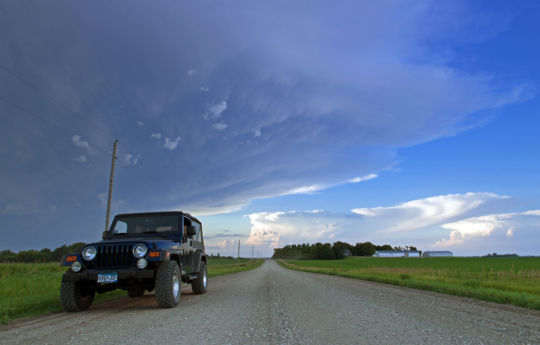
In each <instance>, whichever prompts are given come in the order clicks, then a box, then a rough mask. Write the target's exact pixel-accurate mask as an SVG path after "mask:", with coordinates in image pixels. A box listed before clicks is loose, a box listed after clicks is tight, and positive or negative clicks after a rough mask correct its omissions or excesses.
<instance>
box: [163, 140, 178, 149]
mask: <svg viewBox="0 0 540 345" xmlns="http://www.w3.org/2000/svg"><path fill="white" fill-rule="evenodd" d="M180 139H182V138H181V137H176V139H170V138H169V137H165V143H164V144H163V147H164V148H166V149H168V150H174V149H176V147H178V142H180Z"/></svg>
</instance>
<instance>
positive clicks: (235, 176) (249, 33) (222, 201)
mask: <svg viewBox="0 0 540 345" xmlns="http://www.w3.org/2000/svg"><path fill="white" fill-rule="evenodd" d="M539 14H540V7H539V5H537V4H536V3H535V2H533V1H530V2H519V3H508V2H492V1H490V2H478V1H476V2H469V1H452V2H447V3H443V2H434V1H415V2H399V1H398V2H395V1H390V2H384V1H383V2H376V3H373V2H365V3H361V2H355V1H344V2H340V3H339V5H336V4H334V3H328V2H319V1H298V2H295V3H294V4H291V3H289V2H281V1H277V2H275V1H273V2H256V3H255V2H251V1H239V2H235V3H234V4H230V3H225V2H199V3H196V4H179V3H176V2H160V3H159V4H155V3H149V2H134V3H132V4H131V7H130V8H126V7H125V6H120V5H119V4H114V3H113V4H111V3H107V2H100V1H97V2H93V3H92V4H83V3H73V2H69V1H64V2H62V1H60V2H55V3H54V4H50V3H48V4H45V3H38V4H37V5H36V4H33V5H32V6H30V5H28V4H26V3H20V2H17V1H13V2H5V3H3V4H2V5H1V6H0V80H1V82H0V116H1V117H2V123H3V124H4V125H3V126H2V127H1V128H0V155H1V158H2V161H3V162H4V164H2V165H1V167H0V175H1V177H2V178H1V179H0V186H1V187H0V190H1V191H2V193H1V195H0V223H1V224H2V226H1V228H0V231H1V235H2V238H3V240H2V241H1V243H0V250H1V249H12V250H21V249H29V248H36V249H40V248H43V247H53V248H54V247H56V246H59V245H61V244H64V243H72V242H76V241H93V240H95V239H97V238H99V235H100V233H101V231H102V230H103V226H104V216H105V198H106V191H107V184H108V173H109V169H110V167H109V165H110V154H111V148H112V143H113V140H114V138H118V139H119V140H120V146H119V159H118V169H117V173H116V180H115V189H114V195H113V199H114V203H113V212H131V211H146V210H148V211H156V210H173V209H174V210H177V209H180V210H184V211H187V212H190V213H193V214H196V215H198V216H200V218H201V219H202V220H203V224H204V228H205V234H206V238H207V248H208V251H210V252H213V253H218V252H219V253H221V254H223V255H225V254H227V255H230V254H233V253H235V250H236V249H235V247H236V243H237V241H238V240H241V242H242V244H243V246H242V248H243V252H242V253H243V254H244V255H250V254H251V247H252V246H254V247H255V248H256V250H257V253H259V254H260V255H271V253H272V248H274V247H276V246H281V245H285V244H289V243H299V242H317V241H320V242H332V241H336V240H345V241H349V242H351V243H356V242H363V241H372V242H375V243H381V244H382V243H390V244H392V245H401V246H403V245H411V244H412V245H416V246H417V247H419V248H420V249H423V250H429V249H449V250H452V251H454V252H455V253H456V254H458V255H482V254H486V253H490V252H494V251H496V252H516V253H519V254H524V255H525V254H533V255H539V254H540V252H539V249H538V248H540V240H539V238H540V236H538V231H540V211H539V210H540V187H539V186H538V183H537V181H538V176H539V175H540V163H539V159H538V158H540V157H539V156H540V155H539V153H538V151H539V149H540V139H539V137H540V136H539V135H538V134H537V132H538V129H539V128H540V119H539V116H538V111H539V109H540V102H539V100H538V85H540V68H539V66H538V61H540V47H539V46H538V44H536V43H535V42H536V41H537V40H538V39H537V36H538V33H539V32H540V24H538V21H537V18H538V15H539Z"/></svg>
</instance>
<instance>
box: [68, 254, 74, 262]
mask: <svg viewBox="0 0 540 345" xmlns="http://www.w3.org/2000/svg"><path fill="white" fill-rule="evenodd" d="M66 261H67V262H75V261H77V257H76V256H75V255H73V256H68V257H66Z"/></svg>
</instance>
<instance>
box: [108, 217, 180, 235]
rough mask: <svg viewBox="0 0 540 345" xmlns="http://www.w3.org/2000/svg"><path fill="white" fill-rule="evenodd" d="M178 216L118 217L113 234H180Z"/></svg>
mask: <svg viewBox="0 0 540 345" xmlns="http://www.w3.org/2000/svg"><path fill="white" fill-rule="evenodd" d="M178 219H179V217H178V216H174V215H149V216H123V217H116V218H115V221H114V223H113V225H112V227H111V230H112V231H111V234H112V235H113V236H114V235H119V236H144V235H145V234H155V233H158V234H170V233H177V232H178V229H179V228H178Z"/></svg>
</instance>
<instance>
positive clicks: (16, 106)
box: [0, 95, 109, 154]
mask: <svg viewBox="0 0 540 345" xmlns="http://www.w3.org/2000/svg"><path fill="white" fill-rule="evenodd" d="M0 101H2V102H4V103H5V104H7V105H9V106H11V107H12V108H15V109H17V110H19V111H20V112H21V113H23V114H26V115H29V116H31V117H34V118H36V119H38V120H41V121H43V122H44V123H46V124H48V125H49V126H51V127H54V128H56V129H58V130H60V131H61V132H63V133H64V134H66V135H67V136H68V137H71V136H72V135H73V134H72V133H70V132H69V131H68V130H67V129H65V128H63V127H62V126H59V125H57V124H55V123H54V122H52V121H50V120H48V119H46V118H44V117H42V116H40V115H38V114H36V113H35V112H33V111H30V110H28V109H25V108H23V107H21V106H20V105H18V104H15V103H13V102H11V101H10V100H8V99H7V98H5V97H4V96H2V95H0ZM92 147H93V148H95V149H96V150H98V151H101V152H103V153H106V154H109V152H107V151H106V150H104V149H102V148H100V147H99V146H92Z"/></svg>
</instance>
